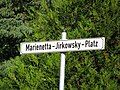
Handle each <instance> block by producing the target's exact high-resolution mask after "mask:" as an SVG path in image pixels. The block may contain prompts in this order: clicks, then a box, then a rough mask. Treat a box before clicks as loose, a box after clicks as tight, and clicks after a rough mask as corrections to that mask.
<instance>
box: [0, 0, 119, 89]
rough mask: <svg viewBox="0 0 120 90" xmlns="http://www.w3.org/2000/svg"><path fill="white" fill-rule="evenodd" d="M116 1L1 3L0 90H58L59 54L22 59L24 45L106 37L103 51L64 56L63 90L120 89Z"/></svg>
mask: <svg viewBox="0 0 120 90" xmlns="http://www.w3.org/2000/svg"><path fill="white" fill-rule="evenodd" d="M119 7H120V3H119V0H2V1H0V60H1V62H0V65H1V66H0V89H1V90H16V89H20V90H58V87H59V70H60V53H48V54H30V55H20V54H19V47H20V46H19V45H20V43H21V42H25V41H29V42H32V41H34V42H35V41H49V40H60V39H61V33H62V31H63V30H64V29H65V30H66V32H67V39H79V38H90V37H105V38H106V43H105V44H106V45H105V46H106V47H105V50H103V51H100V50H98V51H82V52H67V53H66V68H65V69H66V70H65V72H66V73H65V90H119V88H120V56H119V52H120V37H119V36H120V34H119V30H120V8H119Z"/></svg>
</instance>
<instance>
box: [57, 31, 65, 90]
mask: <svg viewBox="0 0 120 90" xmlns="http://www.w3.org/2000/svg"><path fill="white" fill-rule="evenodd" d="M62 40H66V32H65V31H64V32H62ZM64 78H65V53H64V52H62V53H61V65H60V83H59V90H64Z"/></svg>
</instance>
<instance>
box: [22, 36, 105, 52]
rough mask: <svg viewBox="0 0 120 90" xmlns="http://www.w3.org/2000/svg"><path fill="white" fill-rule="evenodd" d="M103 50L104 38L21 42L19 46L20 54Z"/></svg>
mask: <svg viewBox="0 0 120 90" xmlns="http://www.w3.org/2000/svg"><path fill="white" fill-rule="evenodd" d="M104 48H105V38H104V37H100V38H87V39H74V40H60V41H46V42H23V43H21V44H20V53H21V54H25V53H47V52H67V51H83V50H102V49H104Z"/></svg>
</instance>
